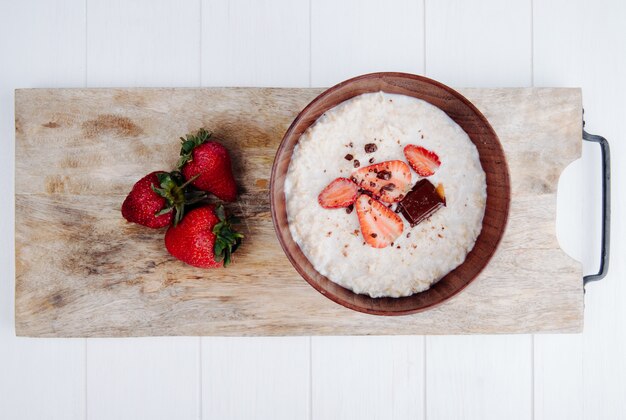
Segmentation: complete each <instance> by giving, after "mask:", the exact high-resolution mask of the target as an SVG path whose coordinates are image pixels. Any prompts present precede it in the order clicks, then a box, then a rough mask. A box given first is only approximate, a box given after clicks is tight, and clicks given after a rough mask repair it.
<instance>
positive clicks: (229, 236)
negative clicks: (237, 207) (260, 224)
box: [213, 204, 244, 267]
mask: <svg viewBox="0 0 626 420" xmlns="http://www.w3.org/2000/svg"><path fill="white" fill-rule="evenodd" d="M215 215H216V216H217V218H218V219H219V222H218V223H217V224H216V225H215V226H213V233H214V234H215V246H214V248H213V252H214V254H215V261H222V260H223V261H224V267H228V265H229V264H230V262H231V256H232V254H233V252H235V251H236V250H237V248H239V245H241V240H242V239H243V237H244V236H243V235H242V234H241V233H239V232H237V231H235V230H234V229H233V227H232V223H236V222H235V220H236V218H234V217H228V216H226V210H224V206H222V205H221V204H220V205H219V206H217V207H216V208H215Z"/></svg>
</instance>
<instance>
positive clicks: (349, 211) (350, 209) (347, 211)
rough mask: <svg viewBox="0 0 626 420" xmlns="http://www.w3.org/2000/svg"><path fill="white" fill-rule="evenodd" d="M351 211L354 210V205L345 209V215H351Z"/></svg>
mask: <svg viewBox="0 0 626 420" xmlns="http://www.w3.org/2000/svg"><path fill="white" fill-rule="evenodd" d="M352 210H354V204H350V205H349V206H348V207H346V213H348V214H350V213H352Z"/></svg>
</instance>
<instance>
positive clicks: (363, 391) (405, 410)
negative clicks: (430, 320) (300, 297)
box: [311, 336, 425, 420]
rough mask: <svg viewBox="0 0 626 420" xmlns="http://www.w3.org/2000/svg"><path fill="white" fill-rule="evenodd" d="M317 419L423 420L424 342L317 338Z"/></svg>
mask: <svg viewBox="0 0 626 420" xmlns="http://www.w3.org/2000/svg"><path fill="white" fill-rule="evenodd" d="M313 344H314V345H313V351H312V354H311V359H312V371H313V372H314V374H313V378H312V379H313V381H312V390H311V392H312V401H313V403H312V405H313V416H312V418H313V420H324V419H332V418H337V419H347V418H352V419H380V420H388V419H392V420H402V419H407V420H408V419H413V420H423V419H424V418H425V416H424V414H425V413H424V402H423V396H424V387H425V384H424V360H423V356H424V354H423V351H424V338H423V337H414V336H412V337H407V336H399V337H315V340H314V342H313Z"/></svg>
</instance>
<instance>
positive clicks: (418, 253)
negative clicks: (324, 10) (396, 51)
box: [285, 92, 486, 297]
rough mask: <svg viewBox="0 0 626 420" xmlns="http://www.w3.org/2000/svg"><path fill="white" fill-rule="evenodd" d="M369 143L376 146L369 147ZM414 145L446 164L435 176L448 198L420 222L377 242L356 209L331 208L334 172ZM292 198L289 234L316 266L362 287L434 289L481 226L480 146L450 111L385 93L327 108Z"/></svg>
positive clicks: (344, 173) (376, 290) (290, 187)
mask: <svg viewBox="0 0 626 420" xmlns="http://www.w3.org/2000/svg"><path fill="white" fill-rule="evenodd" d="M372 143H374V144H375V145H376V146H377V147H376V150H375V151H374V152H371V153H367V152H366V151H365V146H366V145H368V144H372ZM409 144H413V145H418V146H421V147H424V148H426V149H428V150H431V151H433V152H435V153H436V154H437V155H438V157H439V160H440V161H441V166H440V167H439V168H438V169H437V170H436V172H435V173H434V174H433V175H431V176H429V177H428V180H429V181H430V182H431V183H432V184H434V185H438V184H442V185H443V187H444V189H445V200H446V206H445V207H441V208H440V209H439V210H437V211H436V212H435V213H434V214H432V216H430V218H428V219H426V220H423V221H422V222H421V223H419V224H418V225H416V226H414V227H411V226H410V225H409V223H408V222H407V221H406V220H405V219H404V218H402V221H403V223H404V230H403V232H402V234H401V235H400V236H399V237H398V238H397V239H396V240H395V241H394V242H393V245H392V246H387V247H385V248H373V247H371V246H369V245H368V244H366V243H365V241H364V238H363V236H362V234H361V229H360V226H359V219H358V217H357V214H356V211H353V212H351V213H348V212H347V211H346V209H344V208H338V209H325V208H323V207H322V206H321V205H320V204H319V203H318V194H320V192H321V191H322V190H324V188H325V187H326V186H327V185H329V184H330V183H331V182H332V181H333V180H334V179H336V178H338V177H345V178H350V176H351V174H352V173H353V172H354V171H355V167H354V165H355V163H354V160H358V161H359V163H360V166H361V167H364V166H368V165H370V160H372V159H373V163H380V162H384V161H391V160H402V161H406V159H405V156H404V152H403V150H404V147H405V146H407V145H409ZM369 149H370V150H371V149H372V148H371V147H369ZM347 155H351V157H352V159H350V160H348V158H347V157H346V156H347ZM348 157H350V156H348ZM411 178H412V179H411V186H412V185H413V184H415V183H416V182H417V181H418V180H420V179H421V177H420V176H419V175H418V174H417V173H416V172H415V171H413V170H411ZM285 198H286V202H287V217H288V222H289V229H290V231H291V235H292V237H293V238H294V240H295V241H296V243H297V244H298V245H299V246H300V248H301V249H302V252H303V253H304V255H305V256H306V257H307V258H308V259H309V261H310V262H311V263H312V264H313V266H314V267H315V269H316V270H317V271H318V272H320V273H321V274H322V275H324V276H326V277H328V278H329V279H330V280H332V281H333V282H335V283H338V284H340V285H341V286H344V287H346V288H348V289H350V290H352V291H354V292H356V293H362V294H367V295H370V296H372V297H382V296H390V297H400V296H408V295H411V294H414V293H417V292H421V291H424V290H426V289H428V288H429V287H430V286H431V285H432V284H433V283H435V282H436V281H438V280H439V279H441V278H442V277H443V276H445V275H446V274H447V273H448V272H450V271H451V270H453V269H454V268H456V267H457V266H458V265H460V264H461V263H462V262H463V261H464V260H465V257H466V255H467V254H468V252H469V251H470V250H471V249H472V248H473V247H474V243H475V242H476V238H477V237H478V235H479V233H480V230H481V226H482V219H483V215H484V211H485V201H486V182H485V173H484V171H483V169H482V167H481V165H480V161H479V157H478V151H477V150H476V147H475V146H474V144H473V143H472V142H471V141H470V139H469V137H468V136H467V134H466V133H465V132H464V131H463V130H462V129H461V127H459V126H458V125H457V124H456V123H455V122H454V121H452V120H451V119H450V118H449V117H448V116H447V115H446V114H445V113H444V112H443V111H441V110H440V109H439V108H437V107H435V106H433V105H430V104H429V103H427V102H425V101H422V100H419V99H415V98H412V97H408V96H403V95H393V94H387V93H383V92H378V93H369V94H363V95H360V96H357V97H355V98H353V99H350V100H349V101H346V102H344V103H342V104H340V105H338V106H337V107H335V108H333V109H331V110H329V111H328V112H326V113H325V114H324V115H323V116H322V117H320V118H319V119H318V120H317V121H316V122H315V124H313V125H312V126H311V127H309V129H308V130H307V131H306V132H305V133H304V134H303V135H302V136H301V137H300V139H299V141H298V144H297V145H296V147H295V149H294V151H293V155H292V157H291V163H290V165H289V170H288V172H287V177H286V179H285ZM395 206H396V205H393V207H392V208H395Z"/></svg>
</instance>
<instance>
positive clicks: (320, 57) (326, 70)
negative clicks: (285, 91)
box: [311, 0, 424, 87]
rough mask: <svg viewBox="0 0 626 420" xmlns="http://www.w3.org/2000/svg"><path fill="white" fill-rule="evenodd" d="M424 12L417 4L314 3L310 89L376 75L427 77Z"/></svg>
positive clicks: (406, 0)
mask: <svg viewBox="0 0 626 420" xmlns="http://www.w3.org/2000/svg"><path fill="white" fill-rule="evenodd" d="M423 6H424V2H422V1H413V0H393V1H387V2H383V1H378V0H359V1H346V0H344V1H334V0H314V1H312V2H311V86H313V87H317V86H332V85H334V84H336V83H339V82H341V81H342V80H346V79H349V78H351V77H355V76H358V75H359V74H364V73H372V72H375V71H404V72H408V73H418V74H422V73H423V72H424V71H423V70H424V50H423V44H424V27H423V25H422V23H423V21H424V7H423ZM391 22H393V24H385V23H391Z"/></svg>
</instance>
